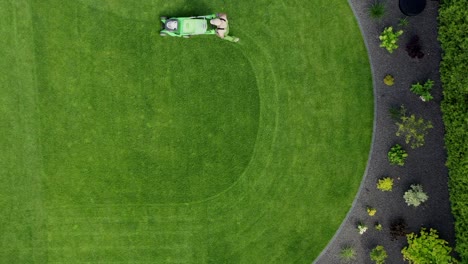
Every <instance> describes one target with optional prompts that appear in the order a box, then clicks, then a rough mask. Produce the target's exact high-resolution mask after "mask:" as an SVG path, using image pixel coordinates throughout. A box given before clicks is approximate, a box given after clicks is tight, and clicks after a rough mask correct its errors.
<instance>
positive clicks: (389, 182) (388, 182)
mask: <svg viewBox="0 0 468 264" xmlns="http://www.w3.org/2000/svg"><path fill="white" fill-rule="evenodd" d="M377 189H379V190H381V191H383V192H390V191H392V189H393V179H392V178H390V177H385V178H382V179H379V181H378V182H377Z"/></svg>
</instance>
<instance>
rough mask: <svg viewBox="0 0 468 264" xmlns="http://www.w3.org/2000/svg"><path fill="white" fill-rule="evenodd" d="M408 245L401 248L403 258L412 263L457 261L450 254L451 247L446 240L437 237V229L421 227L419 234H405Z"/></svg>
mask: <svg viewBox="0 0 468 264" xmlns="http://www.w3.org/2000/svg"><path fill="white" fill-rule="evenodd" d="M406 238H407V240H408V246H406V247H404V248H403V249H402V250H401V253H402V254H403V259H404V260H407V261H409V262H410V263H414V264H425V263H444V264H445V263H447V264H449V263H458V262H457V260H456V259H454V258H452V257H451V256H450V252H452V248H451V247H450V246H448V242H447V241H445V240H443V239H441V238H439V235H438V234H437V230H435V229H432V228H431V229H430V230H429V232H427V231H426V229H425V228H421V232H420V234H419V236H418V235H417V234H415V233H411V234H408V235H407V236H406Z"/></svg>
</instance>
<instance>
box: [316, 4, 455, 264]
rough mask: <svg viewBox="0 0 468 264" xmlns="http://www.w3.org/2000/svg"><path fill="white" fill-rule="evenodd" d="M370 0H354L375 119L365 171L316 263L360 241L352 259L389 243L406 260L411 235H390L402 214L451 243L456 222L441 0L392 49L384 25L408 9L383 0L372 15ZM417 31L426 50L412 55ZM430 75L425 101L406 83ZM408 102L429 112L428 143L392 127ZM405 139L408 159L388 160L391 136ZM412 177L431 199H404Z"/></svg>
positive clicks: (413, 228) (413, 109)
mask: <svg viewBox="0 0 468 264" xmlns="http://www.w3.org/2000/svg"><path fill="white" fill-rule="evenodd" d="M371 2H372V1H361V0H349V3H350V5H351V7H352V9H353V11H354V13H355V15H356V17H357V19H358V22H359V24H360V28H361V31H362V34H363V37H364V40H365V43H366V46H367V49H368V52H369V58H370V63H371V67H372V74H373V83H374V100H375V120H374V138H373V142H372V149H371V153H370V157H369V161H368V162H369V163H368V166H367V171H366V173H365V176H364V178H363V182H362V183H361V188H360V191H359V193H358V195H357V196H356V200H355V201H354V205H353V207H352V209H351V210H350V212H349V213H348V216H347V218H346V219H345V221H344V222H343V223H342V226H341V227H340V229H339V230H338V231H337V233H336V234H335V237H334V238H333V240H332V241H331V242H330V243H329V245H328V246H327V248H326V249H325V250H324V251H323V252H322V254H321V255H320V256H319V257H318V258H317V260H316V261H315V262H314V263H317V264H322V263H324V264H329V263H340V258H339V252H340V249H341V248H343V247H344V246H352V247H354V248H355V249H356V252H357V260H356V261H355V263H372V262H371V261H370V258H369V252H370V250H371V249H372V248H373V247H375V246H376V245H382V246H384V247H385V249H386V251H387V253H388V255H389V257H388V259H387V262H386V263H404V262H403V257H402V255H401V253H400V250H401V249H402V248H403V247H404V246H405V245H406V238H405V237H401V238H399V239H398V240H395V241H391V239H390V238H391V237H390V234H389V226H390V223H391V222H392V221H394V220H395V219H397V218H403V219H404V220H405V221H406V223H407V224H408V231H410V232H417V231H419V229H420V227H421V226H424V227H432V228H435V229H437V230H439V234H440V236H441V237H442V238H443V239H446V240H447V241H449V243H450V245H451V246H452V247H453V246H454V245H455V243H454V241H455V238H454V236H455V235H454V227H453V221H454V220H453V217H452V215H451V212H450V203H449V196H448V187H447V181H448V172H447V168H446V167H445V165H444V163H445V160H446V152H445V149H444V143H443V136H444V126H443V123H442V116H441V112H440V106H439V105H440V101H441V99H442V91H441V84H440V78H439V62H440V59H441V49H440V46H439V43H438V42H437V20H436V19H437V10H438V5H439V3H438V2H437V1H427V5H426V9H425V10H424V11H423V12H422V13H421V14H419V15H418V16H415V17H409V18H408V21H409V25H408V26H406V27H403V30H404V31H405V32H404V34H403V35H402V36H401V37H400V40H399V46H400V47H399V49H398V50H396V51H394V52H393V54H390V53H388V52H387V51H386V50H385V49H383V48H380V47H379V44H380V42H379V39H378V36H379V34H380V33H381V31H382V30H383V28H384V27H386V26H394V28H395V27H397V25H398V22H399V19H400V18H403V17H404V15H403V14H402V13H401V12H400V10H399V8H398V1H397V0H393V1H387V2H386V14H385V16H384V18H383V19H382V20H380V21H375V20H372V19H370V17H369V15H368V7H369V5H370V3H371ZM415 34H417V35H418V36H419V37H420V42H421V44H422V47H423V52H424V53H425V56H424V57H423V58H422V59H412V58H410V57H409V56H408V55H407V53H406V51H405V45H406V43H407V42H408V40H409V39H410V38H411V37H412V36H413V35H415ZM386 74H391V75H393V76H394V77H395V85H394V86H392V87H388V86H386V85H385V84H384V83H383V81H382V80H383V78H384V76H385V75H386ZM426 79H431V80H434V81H435V85H434V87H433V90H432V94H433V96H434V100H433V101H430V102H422V101H421V100H420V99H419V98H418V96H416V95H415V94H413V93H411V91H410V90H409V87H410V86H411V84H412V83H415V82H417V81H425V80H426ZM401 104H404V105H405V106H406V108H407V110H408V112H409V113H412V114H415V115H416V116H421V117H423V118H424V119H426V120H430V121H431V122H432V124H433V125H434V128H433V129H431V130H430V131H429V135H428V136H426V143H425V145H424V146H423V147H420V148H417V149H411V148H410V147H409V146H408V145H406V144H405V142H404V140H403V139H402V138H400V137H397V136H396V135H395V132H396V125H395V124H394V120H393V119H392V118H391V117H390V115H389V108H390V107H391V106H398V105H401ZM396 143H398V144H400V145H402V146H403V147H404V148H405V149H406V150H407V151H408V154H409V157H408V159H407V161H406V164H405V166H403V167H397V166H392V165H390V164H389V163H388V160H387V152H388V150H389V149H390V147H391V146H393V145H394V144H396ZM383 176H391V177H394V178H395V184H394V188H393V191H392V192H389V193H388V192H387V193H384V192H381V191H379V190H377V189H376V181H377V179H379V178H381V177H383ZM413 183H420V184H422V185H423V187H424V191H425V192H426V193H427V194H428V195H429V200H428V201H427V202H426V203H424V204H422V205H421V206H419V207H417V208H414V207H408V206H407V205H406V203H405V201H404V199H403V194H404V192H405V191H406V190H407V189H408V188H409V186H410V185H411V184H413ZM367 206H370V207H374V208H376V209H377V214H376V215H375V216H373V217H371V216H368V214H367V212H366V207H367ZM376 221H378V222H380V223H381V224H382V225H383V230H382V231H377V230H375V229H374V227H373V226H374V223H375V222H376ZM358 222H363V223H365V224H366V225H367V226H368V227H369V229H368V231H367V232H366V233H364V234H363V235H359V233H358V231H357V228H356V226H357V223H358Z"/></svg>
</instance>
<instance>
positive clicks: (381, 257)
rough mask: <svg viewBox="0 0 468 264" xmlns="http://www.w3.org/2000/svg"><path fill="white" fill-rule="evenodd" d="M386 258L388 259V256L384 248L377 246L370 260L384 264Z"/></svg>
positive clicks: (371, 253)
mask: <svg viewBox="0 0 468 264" xmlns="http://www.w3.org/2000/svg"><path fill="white" fill-rule="evenodd" d="M386 258H388V255H387V251H385V248H384V247H383V246H380V245H379V246H376V247H375V248H373V249H372V251H371V252H370V259H371V260H372V261H374V262H375V263H376V264H384V263H385V259H386Z"/></svg>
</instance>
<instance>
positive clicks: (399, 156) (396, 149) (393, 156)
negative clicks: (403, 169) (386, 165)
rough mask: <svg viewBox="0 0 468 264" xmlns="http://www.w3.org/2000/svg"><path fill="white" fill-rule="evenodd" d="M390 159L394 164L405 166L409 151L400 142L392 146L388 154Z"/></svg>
mask: <svg viewBox="0 0 468 264" xmlns="http://www.w3.org/2000/svg"><path fill="white" fill-rule="evenodd" d="M387 157H388V161H389V162H390V164H392V165H398V166H403V165H405V160H406V158H407V157H408V153H407V152H406V150H404V149H403V148H402V147H401V146H400V145H399V144H396V145H395V146H393V147H391V148H390V150H389V151H388V154H387Z"/></svg>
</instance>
